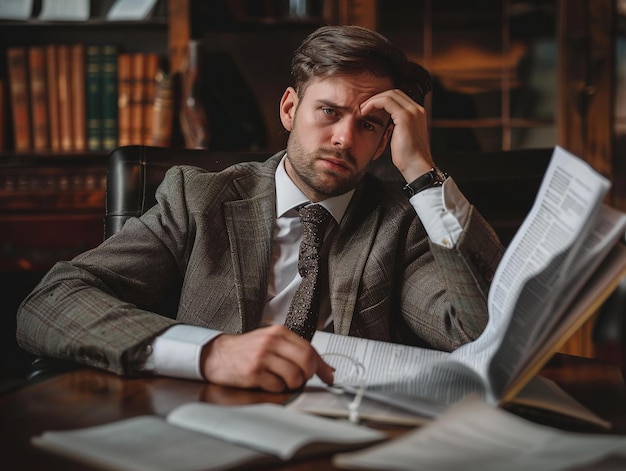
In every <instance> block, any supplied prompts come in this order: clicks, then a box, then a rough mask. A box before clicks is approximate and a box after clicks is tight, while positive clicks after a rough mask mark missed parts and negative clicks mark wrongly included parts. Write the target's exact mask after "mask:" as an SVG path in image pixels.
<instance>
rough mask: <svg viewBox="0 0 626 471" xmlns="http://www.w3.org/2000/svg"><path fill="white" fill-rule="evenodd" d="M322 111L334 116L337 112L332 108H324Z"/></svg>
mask: <svg viewBox="0 0 626 471" xmlns="http://www.w3.org/2000/svg"><path fill="white" fill-rule="evenodd" d="M322 112H323V113H324V114H327V115H328V116H334V115H335V114H336V113H335V110H333V109H332V108H322Z"/></svg>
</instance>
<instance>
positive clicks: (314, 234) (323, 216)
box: [285, 204, 330, 340]
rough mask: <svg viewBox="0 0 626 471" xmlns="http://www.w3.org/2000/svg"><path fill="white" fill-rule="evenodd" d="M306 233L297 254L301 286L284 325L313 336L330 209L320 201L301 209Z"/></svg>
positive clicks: (317, 312) (308, 337)
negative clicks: (323, 245) (321, 260)
mask: <svg viewBox="0 0 626 471" xmlns="http://www.w3.org/2000/svg"><path fill="white" fill-rule="evenodd" d="M300 221H301V222H302V227H303V234H304V237H303V239H302V243H301V244H300V254H299V256H298V271H299V272H300V276H301V277H302V281H301V282H300V286H298V289H297V290H296V294H295V295H294V297H293V300H292V301H291V305H290V306H289V312H288V313H287V319H286V320H285V325H286V326H287V327H288V328H289V329H291V330H292V331H294V332H295V333H297V334H298V335H299V336H300V337H302V338H304V339H306V340H311V339H312V338H313V334H314V333H315V329H316V328H317V318H318V316H319V306H320V286H319V285H320V283H319V281H320V251H321V248H322V243H323V242H324V233H325V232H326V227H327V226H328V222H329V221H330V213H329V212H328V211H327V210H326V209H324V208H323V207H322V206H320V205H319V204H314V205H310V206H305V207H304V208H302V209H300Z"/></svg>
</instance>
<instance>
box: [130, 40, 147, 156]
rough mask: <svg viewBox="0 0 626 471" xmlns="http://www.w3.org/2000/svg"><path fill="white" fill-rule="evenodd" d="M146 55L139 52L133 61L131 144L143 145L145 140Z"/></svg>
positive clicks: (133, 56) (135, 54) (133, 57)
mask: <svg viewBox="0 0 626 471" xmlns="http://www.w3.org/2000/svg"><path fill="white" fill-rule="evenodd" d="M145 64H146V55H145V54H144V53H142V52H137V53H134V54H133V55H132V60H131V90H130V140H131V144H141V142H142V139H143V105H144V96H145V87H144V75H145V68H146V66H145Z"/></svg>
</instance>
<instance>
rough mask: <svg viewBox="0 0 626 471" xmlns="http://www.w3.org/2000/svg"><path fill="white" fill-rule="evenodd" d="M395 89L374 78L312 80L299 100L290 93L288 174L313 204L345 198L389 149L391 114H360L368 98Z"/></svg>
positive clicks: (285, 111) (285, 119) (286, 106)
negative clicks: (372, 164)
mask: <svg viewBox="0 0 626 471" xmlns="http://www.w3.org/2000/svg"><path fill="white" fill-rule="evenodd" d="M390 88H393V85H392V82H391V80H390V79H388V78H381V77H376V76H374V75H370V74H360V75H341V76H331V77H326V78H320V79H314V80H313V81H312V82H310V83H309V85H308V86H307V87H306V90H305V92H304V93H303V94H301V95H300V96H298V95H297V94H296V92H295V90H294V89H293V88H288V89H287V90H286V91H285V94H284V95H283V98H282V100H281V110H280V111H281V121H282V123H283V125H284V126H285V129H287V130H288V131H290V135H289V140H288V143H287V161H286V169H287V174H288V175H289V176H290V177H291V179H292V180H293V181H294V182H295V183H296V185H298V187H299V188H300V189H301V190H302V192H303V193H304V194H305V195H306V196H307V197H308V198H309V199H310V200H311V201H320V200H323V199H325V198H328V197H331V196H337V195H341V194H343V193H345V192H347V191H349V190H351V189H353V188H354V187H356V185H357V184H358V183H359V181H360V180H361V179H362V178H363V175H364V174H365V171H366V169H367V166H368V164H369V163H370V162H371V161H372V160H375V159H377V158H378V157H379V156H380V154H381V153H382V152H383V150H384V149H385V146H386V144H387V140H388V139H389V136H390V134H391V126H390V125H389V122H390V119H389V115H388V114H387V113H386V112H385V111H384V110H376V111H375V112H373V113H372V114H370V115H367V116H363V115H362V114H361V109H360V107H361V104H362V103H363V102H364V101H365V100H367V99H368V98H370V97H372V96H374V95H376V94H378V93H380V92H383V91H385V90H389V89H390Z"/></svg>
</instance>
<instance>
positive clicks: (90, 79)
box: [85, 46, 102, 150]
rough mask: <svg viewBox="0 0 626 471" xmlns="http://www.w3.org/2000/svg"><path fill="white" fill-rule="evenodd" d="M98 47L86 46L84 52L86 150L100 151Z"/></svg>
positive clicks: (99, 70) (100, 112)
mask: <svg viewBox="0 0 626 471" xmlns="http://www.w3.org/2000/svg"><path fill="white" fill-rule="evenodd" d="M100 53H101V52H100V46H87V49H86V51H85V74H86V78H85V79H86V82H87V84H86V105H87V110H86V113H87V149H88V150H101V149H102V106H101V96H102V86H101V65H100Z"/></svg>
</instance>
